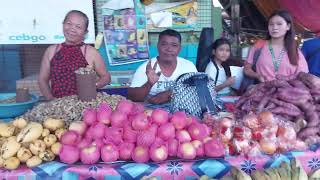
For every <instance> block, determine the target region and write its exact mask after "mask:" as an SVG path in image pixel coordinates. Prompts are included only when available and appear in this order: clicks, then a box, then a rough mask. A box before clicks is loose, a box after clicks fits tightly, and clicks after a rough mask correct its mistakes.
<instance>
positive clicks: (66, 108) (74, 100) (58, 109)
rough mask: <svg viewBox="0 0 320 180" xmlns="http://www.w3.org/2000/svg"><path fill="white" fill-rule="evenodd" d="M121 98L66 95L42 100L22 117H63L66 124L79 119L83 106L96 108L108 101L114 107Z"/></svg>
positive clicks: (41, 119) (37, 119)
mask: <svg viewBox="0 0 320 180" xmlns="http://www.w3.org/2000/svg"><path fill="white" fill-rule="evenodd" d="M122 99H125V98H124V97H123V96H120V95H109V94H106V93H98V94H97V98H96V99H95V100H93V101H80V100H79V99H78V97H77V96H76V95H74V96H67V97H63V98H58V99H54V100H52V101H49V102H42V103H40V104H38V105H37V106H35V107H34V108H33V109H32V110H31V111H29V112H27V113H25V114H24V115H23V116H22V118H25V119H30V120H32V121H36V122H43V121H44V120H45V119H47V118H57V119H64V120H65V123H66V124H67V125H68V124H70V123H71V122H73V121H80V120H81V119H82V116H81V115H82V112H83V110H84V109H85V108H88V107H92V108H96V107H97V106H98V105H99V104H100V103H101V102H108V104H109V105H110V106H111V107H112V108H115V107H116V105H117V104H118V102H119V101H120V100H122Z"/></svg>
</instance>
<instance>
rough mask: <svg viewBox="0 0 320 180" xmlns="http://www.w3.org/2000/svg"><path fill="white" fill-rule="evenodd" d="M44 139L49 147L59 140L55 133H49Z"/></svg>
mask: <svg viewBox="0 0 320 180" xmlns="http://www.w3.org/2000/svg"><path fill="white" fill-rule="evenodd" d="M43 141H44V143H45V144H46V146H47V147H50V146H51V145H52V144H54V143H55V142H57V137H56V136H55V135H54V134H49V135H48V136H46V137H44V138H43Z"/></svg>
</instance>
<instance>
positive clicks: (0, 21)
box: [0, 0, 95, 44]
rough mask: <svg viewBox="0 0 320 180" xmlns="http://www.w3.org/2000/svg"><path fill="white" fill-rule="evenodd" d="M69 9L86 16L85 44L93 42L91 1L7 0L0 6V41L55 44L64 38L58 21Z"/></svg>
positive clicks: (6, 42) (2, 42)
mask: <svg viewBox="0 0 320 180" xmlns="http://www.w3.org/2000/svg"><path fill="white" fill-rule="evenodd" d="M70 10H80V11H82V12H84V13H85V14H86V15H87V16H88V18H89V27H88V30H89V33H88V34H87V37H86V39H85V42H86V43H94V39H95V30H94V19H93V4H92V0H45V1H44V0H27V1H21V0H9V1H5V2H2V3H1V6H0V44H56V43H61V42H63V41H64V36H63V32H62V21H63V19H64V17H65V15H66V14H67V12H68V11H70Z"/></svg>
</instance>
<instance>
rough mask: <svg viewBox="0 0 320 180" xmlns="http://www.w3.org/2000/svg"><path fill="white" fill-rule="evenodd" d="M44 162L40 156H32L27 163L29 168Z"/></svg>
mask: <svg viewBox="0 0 320 180" xmlns="http://www.w3.org/2000/svg"><path fill="white" fill-rule="evenodd" d="M41 163H42V159H40V157H39V156H32V157H31V158H30V159H28V160H27V162H26V164H27V166H28V167H29V168H32V167H36V166H38V165H40V164H41Z"/></svg>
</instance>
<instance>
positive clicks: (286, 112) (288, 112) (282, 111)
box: [270, 107, 301, 116]
mask: <svg viewBox="0 0 320 180" xmlns="http://www.w3.org/2000/svg"><path fill="white" fill-rule="evenodd" d="M270 112H272V113H274V114H279V115H288V116H299V115H300V114H301V113H300V112H299V111H294V110H292V109H288V108H285V107H276V108H273V109H270Z"/></svg>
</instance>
